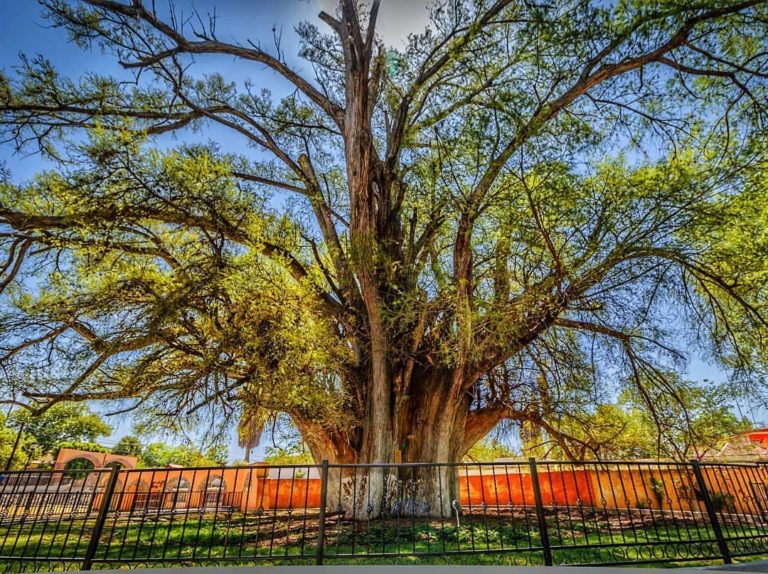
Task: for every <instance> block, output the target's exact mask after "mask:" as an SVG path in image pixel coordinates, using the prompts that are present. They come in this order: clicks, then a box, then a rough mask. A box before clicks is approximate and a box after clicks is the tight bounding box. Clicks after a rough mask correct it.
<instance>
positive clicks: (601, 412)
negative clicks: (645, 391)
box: [525, 375, 752, 461]
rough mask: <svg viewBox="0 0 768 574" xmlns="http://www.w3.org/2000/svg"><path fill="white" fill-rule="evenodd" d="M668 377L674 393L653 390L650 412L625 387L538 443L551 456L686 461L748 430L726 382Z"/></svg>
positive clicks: (568, 417)
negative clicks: (611, 399)
mask: <svg viewBox="0 0 768 574" xmlns="http://www.w3.org/2000/svg"><path fill="white" fill-rule="evenodd" d="M667 380H670V381H674V382H675V392H674V394H669V393H663V392H656V393H655V394H654V396H653V397H651V398H652V400H653V402H654V409H653V410H651V409H649V408H648V406H647V404H646V402H645V400H644V399H643V398H642V397H640V396H638V394H637V393H636V392H632V391H629V390H628V391H625V392H624V393H623V394H622V396H621V397H619V400H618V401H617V402H616V403H610V404H600V405H597V406H596V407H593V408H591V409H585V410H583V411H571V412H569V413H568V414H567V415H565V416H564V417H563V418H562V419H561V420H560V422H559V423H558V425H557V427H558V429H559V430H560V431H561V432H562V435H561V436H559V437H557V438H556V439H555V438H550V437H548V436H546V434H545V435H543V436H542V437H540V438H541V443H540V444H539V445H537V446H539V447H540V449H541V450H543V451H544V455H545V456H546V457H548V458H556V459H557V458H563V459H567V458H576V459H578V460H589V459H602V460H634V459H653V458H667V459H669V458H671V459H675V460H679V461H686V460H690V459H691V458H699V457H701V456H702V455H703V454H704V453H705V452H707V451H708V450H711V449H715V448H717V447H719V446H721V445H722V443H723V442H724V441H725V440H726V439H729V438H732V437H734V436H737V435H739V434H741V433H744V432H746V431H748V430H751V429H752V424H751V423H750V422H749V421H747V420H745V419H743V418H740V417H737V416H736V415H735V414H734V413H733V411H732V410H731V407H730V406H729V399H730V398H731V397H730V389H729V388H728V387H727V386H725V385H712V384H703V385H700V384H695V383H693V382H691V381H684V380H680V379H678V378H677V377H675V376H674V375H668V377H667ZM525 454H528V453H525Z"/></svg>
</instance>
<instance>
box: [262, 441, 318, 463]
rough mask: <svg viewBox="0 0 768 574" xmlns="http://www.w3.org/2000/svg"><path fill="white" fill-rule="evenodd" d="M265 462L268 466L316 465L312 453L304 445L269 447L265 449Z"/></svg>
mask: <svg viewBox="0 0 768 574" xmlns="http://www.w3.org/2000/svg"><path fill="white" fill-rule="evenodd" d="M263 460H264V462H266V463H267V464H275V465H280V464H314V459H313V458H312V453H311V452H309V450H308V449H307V448H306V446H305V445H304V444H299V445H291V446H289V447H287V448H286V447H280V446H268V447H267V448H265V449H264V459H263Z"/></svg>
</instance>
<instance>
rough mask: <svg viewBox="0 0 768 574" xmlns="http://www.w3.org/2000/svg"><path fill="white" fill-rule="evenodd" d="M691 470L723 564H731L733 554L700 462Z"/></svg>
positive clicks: (692, 462) (696, 462)
mask: <svg viewBox="0 0 768 574" xmlns="http://www.w3.org/2000/svg"><path fill="white" fill-rule="evenodd" d="M691 469H692V470H693V475H694V476H695V477H696V482H697V483H698V485H699V492H701V498H702V499H703V501H704V507H705V508H706V509H707V515H708V516H709V521H710V523H711V525H712V532H714V534H715V539H716V540H717V546H718V548H719V549H720V554H722V556H723V562H724V563H725V564H731V562H732V560H731V554H730V552H729V551H728V543H727V542H726V541H725V538H724V537H723V531H722V530H721V529H720V521H719V520H718V519H717V513H716V512H715V507H714V505H713V504H712V498H711V497H710V495H709V489H708V488H707V485H706V483H705V481H704V476H703V474H702V473H701V466H700V464H699V461H698V460H692V461H691Z"/></svg>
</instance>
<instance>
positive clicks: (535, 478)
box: [528, 457, 552, 566]
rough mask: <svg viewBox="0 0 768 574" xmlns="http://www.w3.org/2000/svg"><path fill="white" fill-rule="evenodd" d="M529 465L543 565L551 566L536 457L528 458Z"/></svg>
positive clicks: (550, 552)
mask: <svg viewBox="0 0 768 574" xmlns="http://www.w3.org/2000/svg"><path fill="white" fill-rule="evenodd" d="M528 463H529V464H530V467H531V482H532V485H533V496H534V500H535V501H536V518H537V520H538V523H539V537H540V538H541V546H542V552H543V554H544V565H545V566H552V548H551V547H550V545H549V531H548V529H547V516H546V514H545V513H544V501H543V499H542V497H541V485H540V484H539V473H538V470H537V469H536V459H535V458H533V457H531V458H530V459H528Z"/></svg>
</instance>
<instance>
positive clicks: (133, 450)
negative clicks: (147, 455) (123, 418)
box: [112, 435, 143, 456]
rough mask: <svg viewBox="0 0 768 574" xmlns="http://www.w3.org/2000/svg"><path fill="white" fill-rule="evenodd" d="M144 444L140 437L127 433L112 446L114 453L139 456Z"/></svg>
mask: <svg viewBox="0 0 768 574" xmlns="http://www.w3.org/2000/svg"><path fill="white" fill-rule="evenodd" d="M142 449H143V446H142V444H141V441H140V440H139V439H138V437H135V436H132V435H126V436H124V437H121V438H120V440H119V441H117V444H116V445H115V446H114V447H113V448H112V454H122V455H127V456H139V455H140V454H141V451H142Z"/></svg>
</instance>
